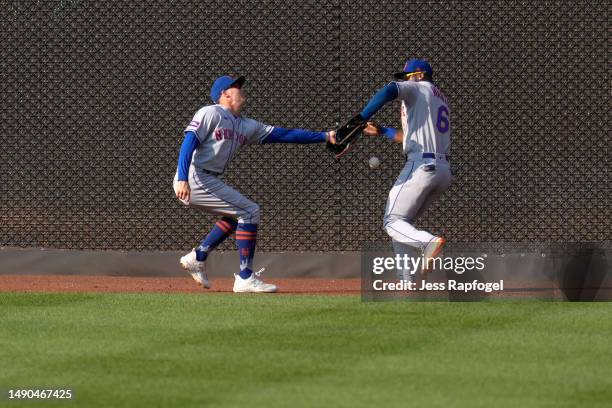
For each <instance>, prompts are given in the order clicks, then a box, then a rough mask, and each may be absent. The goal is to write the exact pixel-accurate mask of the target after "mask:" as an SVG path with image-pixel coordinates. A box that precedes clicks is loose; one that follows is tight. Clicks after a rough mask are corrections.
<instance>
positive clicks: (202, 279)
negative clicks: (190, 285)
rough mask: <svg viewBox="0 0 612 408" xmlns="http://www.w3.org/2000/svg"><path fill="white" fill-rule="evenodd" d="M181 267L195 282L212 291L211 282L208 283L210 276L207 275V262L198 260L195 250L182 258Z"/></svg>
mask: <svg viewBox="0 0 612 408" xmlns="http://www.w3.org/2000/svg"><path fill="white" fill-rule="evenodd" d="M181 266H182V267H183V269H186V270H187V272H189V274H190V275H191V277H192V278H193V280H194V281H196V282H198V283H199V284H200V285H202V286H203V287H205V288H206V289H210V282H209V281H208V275H206V262H201V261H198V260H197V258H196V252H195V248H194V249H192V250H191V252H190V253H188V254H187V255H185V256H183V257H181Z"/></svg>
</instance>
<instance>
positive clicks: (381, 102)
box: [360, 82, 399, 120]
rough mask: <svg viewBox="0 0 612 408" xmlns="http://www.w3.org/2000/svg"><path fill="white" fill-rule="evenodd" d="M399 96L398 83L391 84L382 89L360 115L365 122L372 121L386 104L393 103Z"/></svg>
mask: <svg viewBox="0 0 612 408" xmlns="http://www.w3.org/2000/svg"><path fill="white" fill-rule="evenodd" d="M398 96H399V89H398V87H397V83H395V82H390V83H388V84H387V85H385V86H384V87H382V88H381V89H380V90H379V91H378V92H376V94H374V96H373V97H372V98H371V99H370V101H369V102H368V103H367V105H366V106H365V108H363V110H362V111H361V113H360V115H361V117H362V118H363V120H368V119H370V118H371V117H372V116H373V115H374V114H375V113H376V112H378V111H379V110H380V108H382V107H383V106H385V104H386V103H388V102H391V101H393V100H394V99H396V98H397V97H398Z"/></svg>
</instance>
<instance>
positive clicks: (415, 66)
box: [393, 58, 433, 79]
mask: <svg viewBox="0 0 612 408" xmlns="http://www.w3.org/2000/svg"><path fill="white" fill-rule="evenodd" d="M413 72H424V73H425V74H427V75H429V76H430V77H431V76H433V69H431V65H429V62H427V61H425V60H422V59H418V58H412V59H409V60H408V61H406V65H404V70H403V71H402V72H398V73H396V74H393V76H394V77H395V79H405V78H406V74H410V73H413Z"/></svg>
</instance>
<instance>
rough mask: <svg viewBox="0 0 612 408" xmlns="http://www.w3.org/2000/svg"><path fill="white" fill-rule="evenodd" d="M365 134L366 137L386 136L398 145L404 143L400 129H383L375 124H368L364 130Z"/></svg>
mask: <svg viewBox="0 0 612 408" xmlns="http://www.w3.org/2000/svg"><path fill="white" fill-rule="evenodd" d="M363 134H364V135H366V136H384V137H386V138H387V139H389V140H393V141H394V142H396V143H402V142H403V141H404V135H403V134H402V131H401V130H400V129H396V128H389V127H383V126H380V125H378V124H377V123H375V122H368V125H367V126H366V127H365V128H364V129H363Z"/></svg>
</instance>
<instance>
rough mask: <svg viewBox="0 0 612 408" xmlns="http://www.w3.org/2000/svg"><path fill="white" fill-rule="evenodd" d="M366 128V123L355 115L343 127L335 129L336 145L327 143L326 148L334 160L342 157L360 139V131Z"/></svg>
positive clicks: (359, 116)
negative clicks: (333, 156)
mask: <svg viewBox="0 0 612 408" xmlns="http://www.w3.org/2000/svg"><path fill="white" fill-rule="evenodd" d="M366 126H367V122H366V121H365V120H364V119H363V118H362V117H361V115H359V114H357V115H355V116H354V117H352V118H351V119H350V120H349V121H348V122H346V123H345V124H344V125H342V126H340V127H339V128H338V129H336V143H335V144H333V143H330V142H327V148H328V149H329V150H330V151H331V152H332V153H333V154H334V155H335V156H336V159H339V158H340V157H342V156H344V155H345V154H346V153H348V152H349V151H350V150H351V149H352V148H353V147H354V144H355V142H357V140H358V139H359V138H360V137H361V131H362V130H363V129H364V128H365V127H366Z"/></svg>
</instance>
